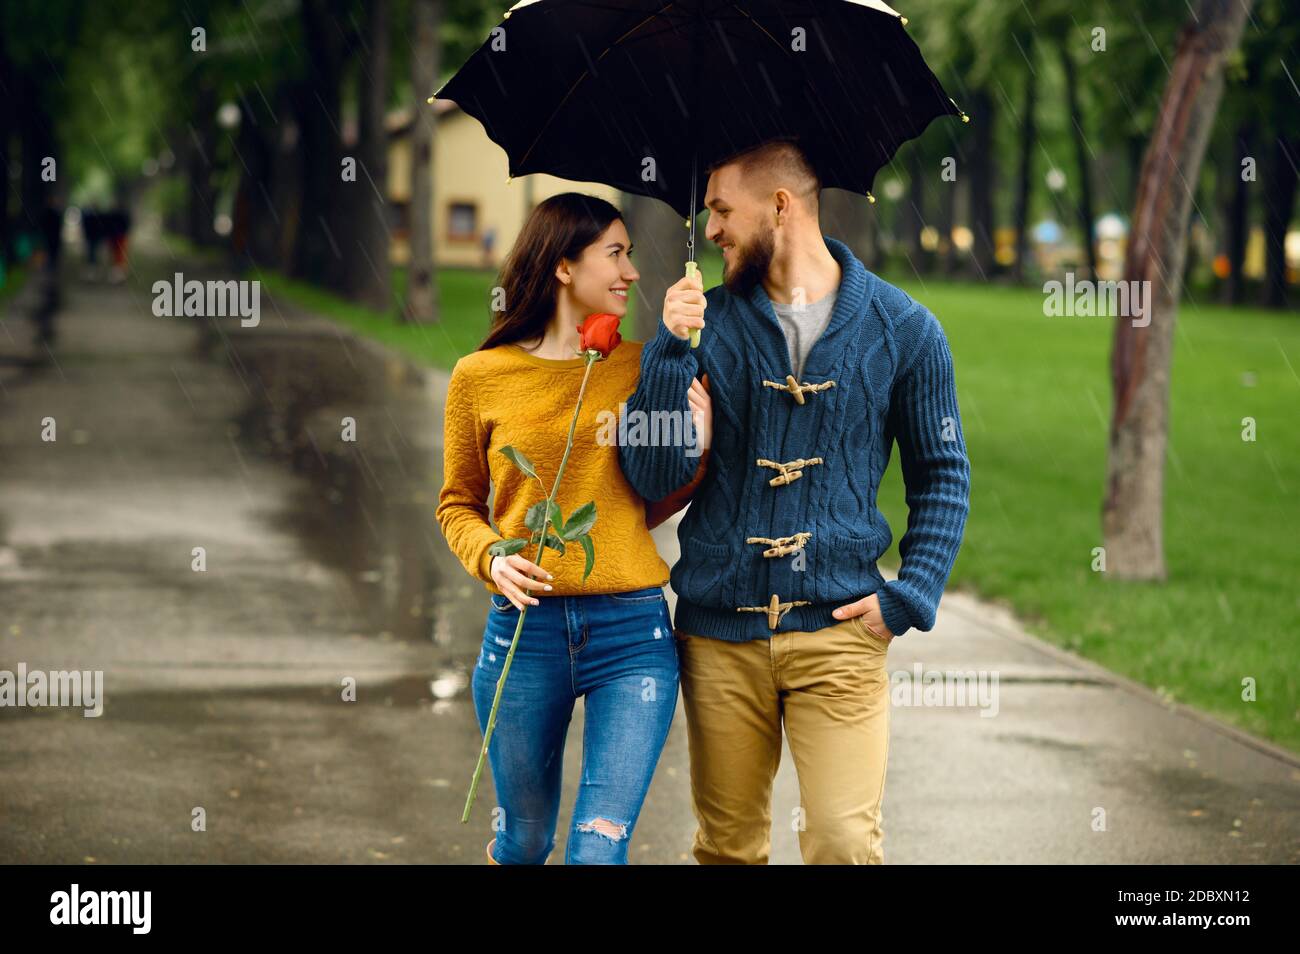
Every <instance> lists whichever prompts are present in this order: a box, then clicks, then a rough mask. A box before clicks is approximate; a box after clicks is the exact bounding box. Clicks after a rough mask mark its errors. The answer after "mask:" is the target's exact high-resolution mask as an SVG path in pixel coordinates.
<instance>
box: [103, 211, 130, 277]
mask: <svg viewBox="0 0 1300 954" xmlns="http://www.w3.org/2000/svg"><path fill="white" fill-rule="evenodd" d="M105 218H106V219H107V222H106V223H105V228H104V232H105V235H106V237H107V239H108V243H109V246H110V248H111V249H112V252H113V267H112V269H111V270H110V271H109V274H108V280H109V281H110V282H114V283H116V282H124V281H126V239H127V235H128V234H129V233H130V231H131V213H130V212H128V211H127V210H126V209H125V208H124V207H122V206H118V207H116V208H114V209H113V210H112V211H111V212H109V213H108V214H107V215H106V216H105Z"/></svg>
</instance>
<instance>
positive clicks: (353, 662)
mask: <svg viewBox="0 0 1300 954" xmlns="http://www.w3.org/2000/svg"><path fill="white" fill-rule="evenodd" d="M137 267H138V272H137V275H136V276H135V278H134V279H133V280H132V281H131V282H129V283H128V284H127V285H119V286H108V285H103V284H98V283H88V282H85V281H83V280H81V279H80V278H79V277H76V276H75V275H72V274H69V276H68V279H67V282H66V285H65V311H64V313H63V314H62V315H61V317H60V319H59V332H60V339H59V341H58V342H57V344H56V347H55V349H54V351H53V353H52V356H51V357H50V358H49V359H47V360H45V361H43V362H28V361H26V358H25V356H30V355H31V354H32V352H31V349H30V348H29V347H28V344H27V339H28V327H27V326H26V323H25V322H24V321H22V319H21V318H19V317H15V316H14V315H12V314H11V316H10V317H9V318H8V319H6V320H5V321H3V322H0V612H2V614H3V615H2V616H0V669H8V670H11V671H12V670H16V668H17V666H18V664H19V663H24V664H25V665H26V666H27V668H28V669H29V670H33V669H42V670H50V669H74V668H75V669H82V670H87V669H89V670H96V669H99V670H103V671H104V673H105V697H106V698H105V706H104V713H103V715H102V716H101V717H99V718H89V719H88V718H84V717H83V716H82V715H81V711H80V710H73V709H59V708H26V709H17V708H0V805H2V806H3V811H2V813H0V814H3V818H4V824H3V825H2V826H0V862H35V861H41V862H59V863H80V862H96V863H104V862H119V863H150V862H336V861H343V862H422V863H428V862H432V863H456V862H469V863H474V864H478V863H482V862H483V860H484V859H483V845H484V843H485V842H486V841H487V840H488V838H489V837H490V836H491V832H490V831H489V813H490V811H491V806H492V804H493V803H494V799H493V798H492V789H491V777H490V773H487V774H485V776H484V780H483V783H482V786H481V788H480V794H479V799H478V802H477V805H476V808H475V814H474V820H473V822H472V823H471V824H470V825H462V824H461V823H460V813H461V807H462V805H463V802H464V797H465V791H466V788H467V785H468V781H469V777H470V774H471V772H472V770H473V766H474V762H475V759H476V757H477V753H478V747H479V744H480V736H479V732H478V726H477V723H476V721H475V718H474V714H473V709H472V703H471V700H470V696H469V681H468V677H469V668H470V667H471V666H472V665H473V664H474V661H475V658H476V655H477V651H478V646H479V641H480V639H481V634H482V626H483V619H484V616H485V613H486V606H487V604H486V599H485V591H484V590H483V589H482V587H481V586H480V585H479V584H477V583H476V582H474V581H472V580H471V579H470V578H469V577H468V576H467V575H466V574H465V573H464V571H463V570H462V568H461V567H460V565H459V563H457V562H456V560H455V559H454V558H453V557H452V556H451V555H450V553H449V552H448V551H447V549H446V546H445V544H444V543H443V542H442V539H441V536H440V534H439V532H438V528H437V524H436V523H435V521H434V519H433V508H434V506H435V504H436V500H437V492H438V488H439V487H440V485H441V476H440V474H439V472H438V465H439V463H440V461H441V448H440V439H441V431H442V425H441V412H442V407H441V403H442V398H443V391H444V390H445V384H446V376H445V375H444V374H441V373H437V372H428V371H422V370H420V369H418V368H415V367H413V366H411V365H410V364H409V363H407V362H406V361H404V360H402V359H400V358H396V357H394V356H391V355H389V354H386V353H385V352H383V351H382V350H381V349H379V348H377V347H375V346H372V345H369V344H367V343H363V342H360V341H358V340H357V339H355V338H353V337H351V336H350V335H347V334H344V333H342V332H340V331H339V330H338V328H337V327H336V326H334V325H333V324H331V323H328V322H325V321H322V320H319V319H316V318H313V317H311V316H308V315H305V314H303V313H302V312H300V311H298V310H296V309H291V308H289V307H287V306H277V305H276V304H275V303H273V302H271V301H270V299H269V298H268V297H266V296H264V297H263V301H262V318H261V324H260V325H259V326H258V327H257V328H250V329H243V328H240V327H239V323H238V319H235V318H226V319H213V320H211V321H205V320H200V319H192V318H190V319H185V318H181V319H164V318H157V317H154V315H153V314H152V313H151V311H150V304H151V300H152V294H151V292H150V291H149V288H150V283H151V282H152V280H153V279H154V278H155V277H158V276H160V275H163V276H170V274H171V273H172V271H174V270H175V267H176V263H175V262H174V261H172V260H169V259H166V258H164V257H156V258H154V259H152V260H145V261H144V262H143V263H141V264H139V265H138V266H137ZM184 270H185V272H186V277H196V278H204V277H214V276H212V275H209V274H207V273H204V272H203V271H202V270H201V269H200V268H198V267H197V266H194V265H191V264H186V265H185V266H184ZM345 416H347V417H352V418H354V419H355V420H356V422H357V433H358V440H357V441H356V442H355V443H347V442H345V441H342V440H341V439H340V428H341V420H342V418H343V417H345ZM46 419H53V422H54V426H55V428H56V437H57V439H56V440H54V441H43V440H42V439H41V434H42V428H43V427H47V425H46V424H44V423H43V422H44V421H46ZM656 536H657V538H658V539H659V541H660V545H661V549H662V551H663V552H664V555H665V557H666V558H668V559H669V561H670V562H671V561H672V560H673V559H674V558H675V556H676V541H675V538H674V535H673V533H672V526H671V525H670V526H666V527H664V528H661V529H660V531H659V532H658V533H657V535H656ZM196 547H201V548H203V552H204V556H205V559H206V569H205V570H203V571H196V570H195V569H194V568H193V561H194V559H195V556H194V548H196ZM918 663H919V664H921V665H922V666H923V667H924V668H925V669H926V670H932V669H953V670H985V671H996V672H997V673H998V674H999V681H1000V693H999V696H998V710H997V715H996V717H993V718H989V717H983V716H981V715H980V710H979V709H978V708H976V707H965V708H958V707H910V706H896V707H895V709H894V713H893V735H892V742H891V748H890V763H889V777H888V784H887V786H886V798H885V855H886V860H887V861H888V862H890V863H915V862H966V863H970V862H1065V863H1075V862H1086V863H1109V862H1163V863H1184V862H1194V863H1217V862H1259V861H1272V862H1290V863H1294V862H1295V861H1297V860H1300V768H1298V767H1297V765H1300V763H1298V762H1297V761H1296V760H1295V759H1294V758H1290V757H1283V756H1279V755H1278V754H1276V753H1270V752H1269V751H1267V747H1263V748H1261V747H1258V746H1253V745H1251V744H1247V742H1248V741H1249V740H1247V742H1243V741H1242V740H1241V739H1240V738H1238V737H1236V736H1234V735H1233V734H1232V733H1229V732H1225V731H1224V730H1222V729H1220V728H1219V727H1217V726H1215V725H1213V724H1210V723H1207V722H1204V721H1201V720H1197V719H1194V718H1189V717H1188V716H1187V715H1185V714H1183V713H1180V712H1179V711H1176V710H1172V709H1169V708H1167V707H1165V706H1163V705H1161V704H1160V703H1159V701H1158V700H1156V699H1155V697H1154V696H1153V695H1152V694H1150V693H1146V692H1144V691H1143V690H1140V689H1136V688H1133V687H1127V686H1126V685H1125V684H1123V683H1122V682H1119V681H1116V680H1113V679H1112V678H1111V677H1109V676H1108V675H1107V674H1106V673H1103V672H1101V671H1099V670H1096V669H1095V668H1093V667H1089V666H1087V665H1086V664H1081V663H1079V662H1078V661H1077V660H1074V659H1073V658H1072V657H1069V656H1066V655H1065V654H1063V653H1060V652H1058V651H1056V650H1052V649H1050V648H1048V647H1045V646H1044V645H1043V644H1041V643H1039V642H1038V641H1036V640H1033V639H1031V638H1030V637H1028V636H1026V635H1024V633H1023V631H1022V630H1021V629H1020V628H1019V627H1018V626H1017V624H1016V623H1015V621H1014V620H1013V619H1012V618H1011V617H1010V616H1009V615H1008V614H1006V613H1005V612H1004V611H1002V610H998V609H994V608H992V607H989V606H987V605H985V604H983V603H980V602H979V601H976V600H974V599H972V598H970V597H968V596H965V595H962V594H950V595H949V596H947V597H945V601H944V606H943V610H942V612H941V613H940V622H939V625H938V626H937V628H936V629H935V631H934V632H933V633H931V634H919V633H918V634H909V635H908V636H906V637H904V638H903V639H901V640H900V641H899V642H898V643H897V644H895V645H894V646H893V647H891V650H890V665H891V669H893V670H895V671H912V668H913V666H914V664H918ZM345 680H355V684H356V687H357V693H356V694H357V698H356V701H355V702H350V701H345V700H344V699H343V698H342V695H343V683H344V682H345ZM581 733H582V706H581V704H579V706H578V707H577V709H576V710H575V713H574V719H573V723H572V725H571V728H570V735H569V744H568V746H567V748H566V756H565V782H564V789H565V794H564V799H563V803H562V811H561V818H560V825H559V831H558V834H557V848H556V852H555V854H554V855H553V856H552V863H557V862H560V861H562V858H563V850H564V841H565V832H566V831H567V828H568V825H569V822H570V810H571V807H572V805H573V801H574V798H575V797H576V788H577V779H578V773H579V766H580V758H581ZM689 799H690V789H689V776H688V757H687V749H686V739H685V723H684V718H683V715H682V711H681V709H680V705H679V709H678V714H677V717H676V720H675V722H674V726H673V729H672V733H671V736H670V739H669V743H668V746H667V748H666V750H665V752H664V755H663V758H662V760H661V762H660V766H659V770H658V773H657V775H656V777H655V781H654V784H653V786H652V788H651V791H650V795H649V797H648V799H647V802H646V806H645V809H644V811H643V813H642V816H641V819H640V822H639V825H638V829H637V831H636V835H635V841H634V844H633V846H632V860H633V862H634V863H639V864H673V863H687V862H688V861H689V860H690V858H689V846H690V839H691V835H692V833H693V831H694V819H693V817H692V815H691V810H690V801H689ZM797 805H798V785H797V780H796V778H795V776H794V772H793V768H792V765H791V762H790V759H789V756H788V751H787V752H786V754H785V757H784V759H783V763H782V767H781V771H780V774H779V775H778V779H777V785H776V791H775V795H774V801H773V818H774V830H773V853H772V860H773V862H775V863H798V862H799V855H798V846H797V836H796V834H795V832H794V831H793V830H792V826H791V818H792V815H793V812H794V809H795V808H796V807H797ZM198 809H201V810H202V813H203V815H204V816H205V817H206V830H205V831H194V830H192V828H193V825H192V819H193V818H194V816H195V813H196V810H198ZM1098 809H1102V810H1103V811H1104V814H1105V819H1106V827H1105V830H1102V831H1097V830H1094V824H1095V822H1094V820H1095V819H1096V818H1097V817H1098V813H1097V812H1098Z"/></svg>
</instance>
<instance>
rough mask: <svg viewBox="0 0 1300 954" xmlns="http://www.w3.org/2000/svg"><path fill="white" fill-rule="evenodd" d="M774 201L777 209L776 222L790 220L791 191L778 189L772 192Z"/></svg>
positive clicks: (781, 222) (778, 223) (780, 222)
mask: <svg viewBox="0 0 1300 954" xmlns="http://www.w3.org/2000/svg"><path fill="white" fill-rule="evenodd" d="M772 203H773V205H774V206H775V210H776V224H777V225H781V224H783V223H785V222H789V221H790V193H789V192H787V191H786V190H785V189H777V190H776V191H775V192H774V193H772Z"/></svg>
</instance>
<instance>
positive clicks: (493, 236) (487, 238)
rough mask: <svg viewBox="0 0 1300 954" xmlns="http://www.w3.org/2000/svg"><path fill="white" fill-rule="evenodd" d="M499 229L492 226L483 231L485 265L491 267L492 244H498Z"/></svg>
mask: <svg viewBox="0 0 1300 954" xmlns="http://www.w3.org/2000/svg"><path fill="white" fill-rule="evenodd" d="M496 240H497V230H496V229H495V228H493V227H491V226H489V227H488V228H487V230H486V231H484V233H483V266H484V267H485V268H491V267H492V264H493V259H492V246H493V245H495V244H496Z"/></svg>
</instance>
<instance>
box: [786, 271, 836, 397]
mask: <svg viewBox="0 0 1300 954" xmlns="http://www.w3.org/2000/svg"><path fill="white" fill-rule="evenodd" d="M838 294H839V289H838V288H836V289H835V291H833V292H831V293H830V294H829V295H826V296H824V297H823V298H821V299H819V300H817V301H814V302H809V303H807V304H805V305H804V306H803V307H802V308H795V306H794V305H793V304H789V305H787V304H784V303H783V302H779V301H774V302H772V310H773V311H775V312H776V319H777V321H779V322H780V323H781V330H782V331H784V332H785V342H786V344H787V345H789V347H790V364H791V365H792V366H793V367H794V376H795V380H801V379H802V378H803V365H804V362H805V361H807V360H808V352H810V351H812V347H813V345H814V344H816V343H817V339H818V338H820V337H821V336H822V332H823V331H825V330H826V326H827V325H829V324H830V322H831V311H832V310H833V309H834V308H835V298H836V295H838Z"/></svg>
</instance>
